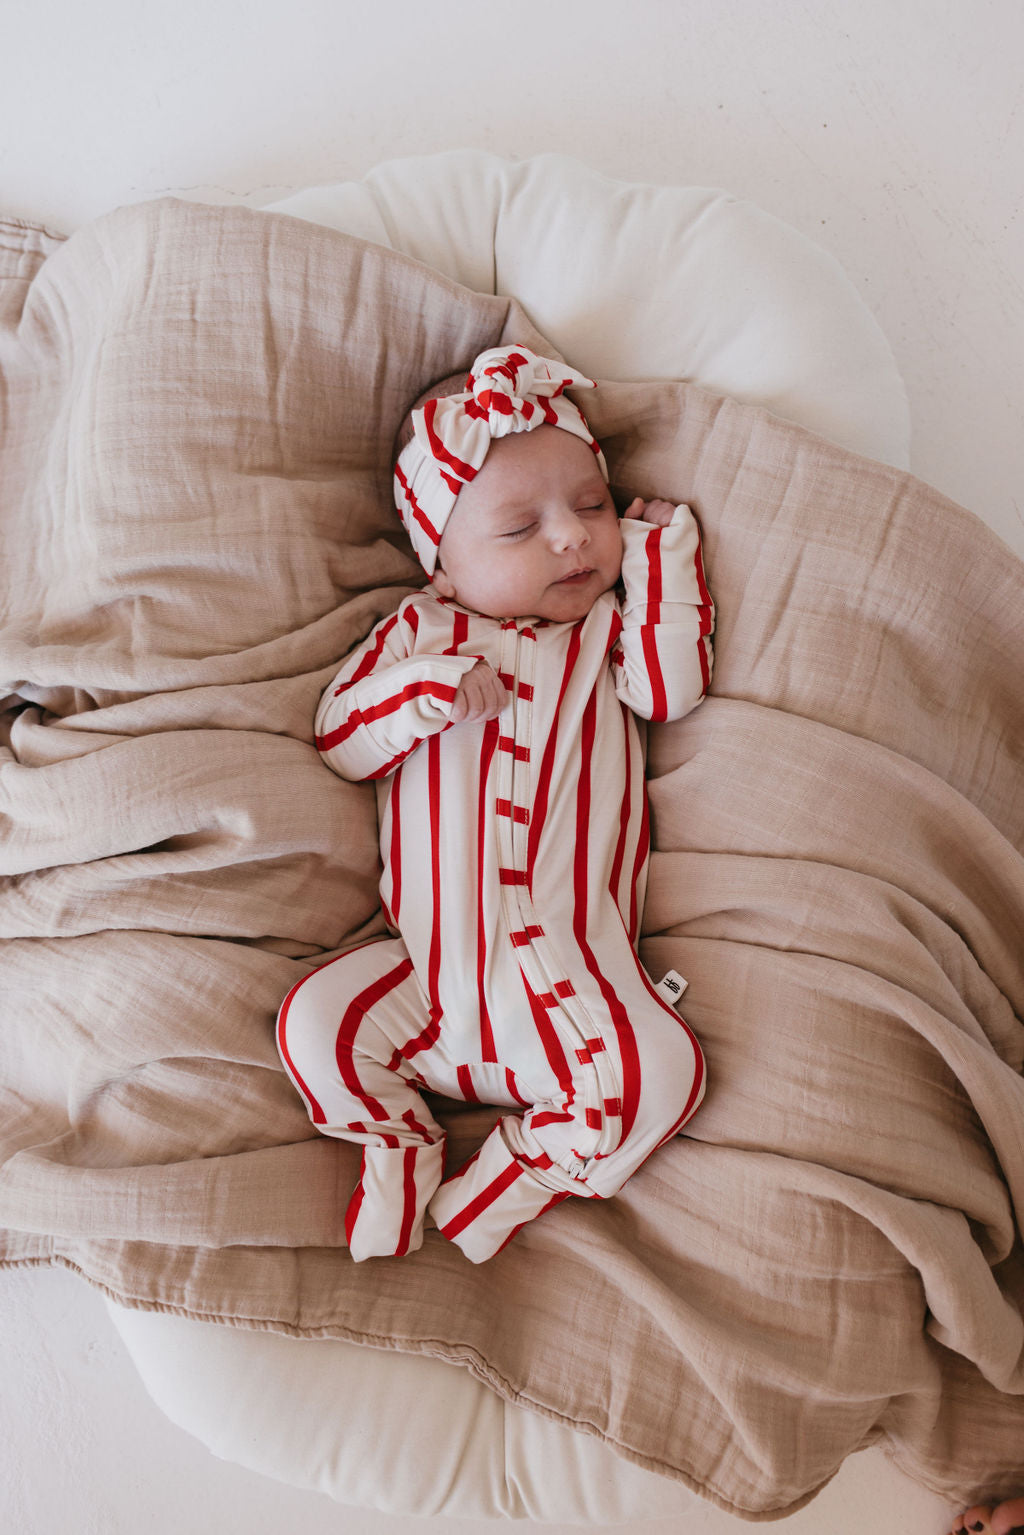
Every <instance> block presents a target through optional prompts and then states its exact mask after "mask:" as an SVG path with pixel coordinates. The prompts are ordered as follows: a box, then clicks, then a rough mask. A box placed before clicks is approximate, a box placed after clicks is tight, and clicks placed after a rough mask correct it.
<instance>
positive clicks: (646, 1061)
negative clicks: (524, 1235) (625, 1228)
mask: <svg viewBox="0 0 1024 1535" xmlns="http://www.w3.org/2000/svg"><path fill="white" fill-rule="evenodd" d="M655 1006H656V1010H655V1011H653V1012H652V1011H651V1010H650V1009H649V1008H648V1009H647V1014H648V1015H647V1016H645V1017H644V1018H643V1019H642V1021H641V1024H640V1026H639V1027H638V1029H637V1030H636V1031H635V1032H634V1031H632V1030H629V1029H628V1028H624V1029H621V1030H616V1029H614V1028H613V1027H611V1026H609V1027H607V1028H606V1029H605V1033H604V1036H603V1037H595V1038H594V1040H592V1041H590V1042H589V1044H590V1045H591V1046H593V1059H592V1060H590V1061H587V1060H580V1062H579V1066H578V1068H577V1069H576V1070H575V1071H574V1073H573V1080H572V1083H571V1086H570V1087H569V1090H568V1091H567V1092H566V1093H565V1094H564V1095H563V1096H561V1097H559V1098H557V1099H554V1098H553V1099H552V1100H551V1101H548V1102H544V1103H537V1104H534V1105H533V1107H532V1108H531V1109H529V1110H528V1111H527V1112H526V1113H525V1114H524V1115H523V1116H522V1118H521V1119H520V1118H516V1117H514V1116H510V1117H508V1118H507V1119H503V1120H502V1121H501V1123H500V1124H499V1125H498V1126H496V1128H495V1129H494V1130H493V1131H492V1132H491V1134H490V1136H488V1138H487V1140H486V1141H485V1142H484V1144H483V1146H482V1147H481V1148H480V1151H479V1152H478V1153H477V1155H476V1156H475V1157H474V1158H473V1159H472V1161H471V1162H470V1163H469V1164H467V1166H466V1167H464V1168H462V1169H461V1170H460V1171H459V1172H458V1173H457V1174H456V1175H455V1177H454V1178H451V1179H449V1181H448V1182H447V1183H444V1184H442V1186H441V1188H439V1189H438V1191H437V1193H436V1194H435V1195H434V1197H433V1199H432V1200H431V1203H430V1212H431V1214H432V1216H433V1217H434V1219H435V1220H436V1222H437V1225H438V1227H439V1229H440V1231H441V1232H442V1234H443V1235H444V1236H446V1237H447V1238H448V1240H449V1241H451V1242H454V1243H455V1244H456V1246H458V1247H460V1248H461V1249H462V1251H463V1252H464V1253H465V1255H466V1256H467V1258H470V1259H471V1260H472V1261H473V1262H474V1263H482V1262H484V1261H485V1260H486V1259H487V1258H490V1257H493V1256H494V1254H495V1253H497V1252H499V1251H500V1250H501V1248H502V1247H504V1246H505V1245H506V1244H507V1243H508V1242H509V1241H511V1239H512V1237H514V1236H515V1234H516V1232H517V1231H519V1230H520V1228H521V1227H522V1226H523V1225H525V1224H526V1222H527V1221H530V1220H533V1219H535V1218H536V1216H538V1215H541V1214H543V1213H544V1211H545V1210H548V1209H550V1208H551V1206H552V1205H556V1204H559V1203H560V1202H561V1201H562V1200H563V1199H566V1198H568V1196H569V1195H570V1194H575V1195H580V1196H582V1197H584V1198H591V1199H609V1198H610V1197H611V1196H612V1195H613V1194H616V1193H617V1192H618V1190H619V1189H620V1188H621V1187H622V1185H623V1184H624V1183H625V1182H626V1180H627V1179H628V1178H630V1177H631V1176H632V1175H633V1173H634V1172H636V1170H637V1168H638V1167H640V1166H641V1165H642V1163H644V1162H645V1161H646V1160H647V1158H648V1157H649V1156H650V1155H651V1154H652V1152H654V1151H656V1150H657V1148H658V1147H659V1146H660V1145H662V1144H663V1143H664V1142H665V1141H667V1140H669V1139H670V1138H671V1137H672V1136H673V1135H676V1134H677V1133H678V1132H679V1130H681V1129H682V1127H683V1125H684V1124H685V1123H686V1121H687V1120H688V1119H689V1118H690V1117H691V1115H692V1114H694V1113H695V1112H696V1110H697V1107H698V1105H699V1104H700V1101H701V1099H702V1098H703V1096H704V1085H705V1073H704V1057H703V1055H702V1053H701V1049H700V1046H699V1045H698V1044H697V1041H696V1040H695V1039H694V1037H693V1035H692V1034H691V1032H690V1030H689V1029H688V1028H687V1026H686V1025H685V1024H684V1023H683V1022H682V1020H681V1019H680V1018H679V1017H678V1016H677V1015H676V1014H675V1013H674V1012H671V1011H670V1010H669V1009H667V1008H662V1007H661V1006H660V1004H656V1005H655ZM583 1053H584V1054H586V1053H587V1052H583ZM598 1056H600V1057H601V1058H602V1059H601V1064H600V1068H599V1067H598V1066H597V1065H595V1064H594V1062H595V1061H596V1059H597V1057H598ZM613 1058H614V1064H613V1065H612V1067H611V1070H609V1063H610V1062H612V1060H613ZM610 1081H612V1082H614V1087H615V1091H614V1095H613V1096H607V1095H606V1089H607V1088H608V1086H609V1082H610Z"/></svg>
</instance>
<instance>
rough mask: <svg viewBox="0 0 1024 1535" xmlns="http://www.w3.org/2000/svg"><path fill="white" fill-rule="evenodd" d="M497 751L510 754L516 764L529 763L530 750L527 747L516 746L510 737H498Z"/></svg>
mask: <svg viewBox="0 0 1024 1535" xmlns="http://www.w3.org/2000/svg"><path fill="white" fill-rule="evenodd" d="M498 750H499V751H503V752H511V753H512V755H513V757H514V758H515V760H516V761H517V762H529V760H530V748H529V747H528V746H518V745H517V744H516V742H515V741H514V740H513V738H512V737H511V736H499V737H498Z"/></svg>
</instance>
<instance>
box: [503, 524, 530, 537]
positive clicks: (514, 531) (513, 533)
mask: <svg viewBox="0 0 1024 1535" xmlns="http://www.w3.org/2000/svg"><path fill="white" fill-rule="evenodd" d="M535 527H536V523H533V522H527V523H524V524H523V526H522V527H521V528H510V529H509V531H508V532H507V533H502V535H501V536H502V538H525V537H526V535H527V533H532V531H533V529H534V528H535Z"/></svg>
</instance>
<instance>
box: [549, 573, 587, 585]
mask: <svg viewBox="0 0 1024 1535" xmlns="http://www.w3.org/2000/svg"><path fill="white" fill-rule="evenodd" d="M593 574H594V572H593V570H592V569H587V570H570V572H569V574H568V575H567V576H563V577H562V579H561V580H560V581H556V582H555V585H556V586H579V585H581V584H582V583H583V582H584V581H586V580H587V579H588V577H590V576H592V575H593Z"/></svg>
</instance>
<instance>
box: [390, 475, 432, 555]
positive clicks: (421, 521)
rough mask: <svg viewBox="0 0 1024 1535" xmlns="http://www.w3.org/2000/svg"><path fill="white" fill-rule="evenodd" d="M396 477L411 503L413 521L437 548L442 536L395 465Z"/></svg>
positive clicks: (410, 509)
mask: <svg viewBox="0 0 1024 1535" xmlns="http://www.w3.org/2000/svg"><path fill="white" fill-rule="evenodd" d="M395 475H396V478H397V479H398V483H399V484H400V485H401V487H402V490H403V492H404V494H405V499H406V500H407V501H408V503H409V511H410V512H411V514H412V518H413V521H414V522H416V523H417V524H418V526H419V527H421V528H422V529H423V531H424V533H425V534H426V535H427V537H428V538H429V539H430V542H431V543H432V544H434V545H435V547H436V546H437V545H439V544H440V542H441V535H440V533H439V532H438V531H437V529H436V528H435V527H434V524H433V523H432V522H431V520H430V518H429V517H428V516H427V514H426V512H425V511H424V510H423V508H422V506H421V505H420V503H419V502H418V501H417V499H416V497H415V496H414V495H413V490H412V486H411V485H410V484H409V481H408V480H407V479H406V477H405V475H404V474H403V473H402V470H401V469H400V468H399V466H398V465H397V464H396V465H395Z"/></svg>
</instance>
